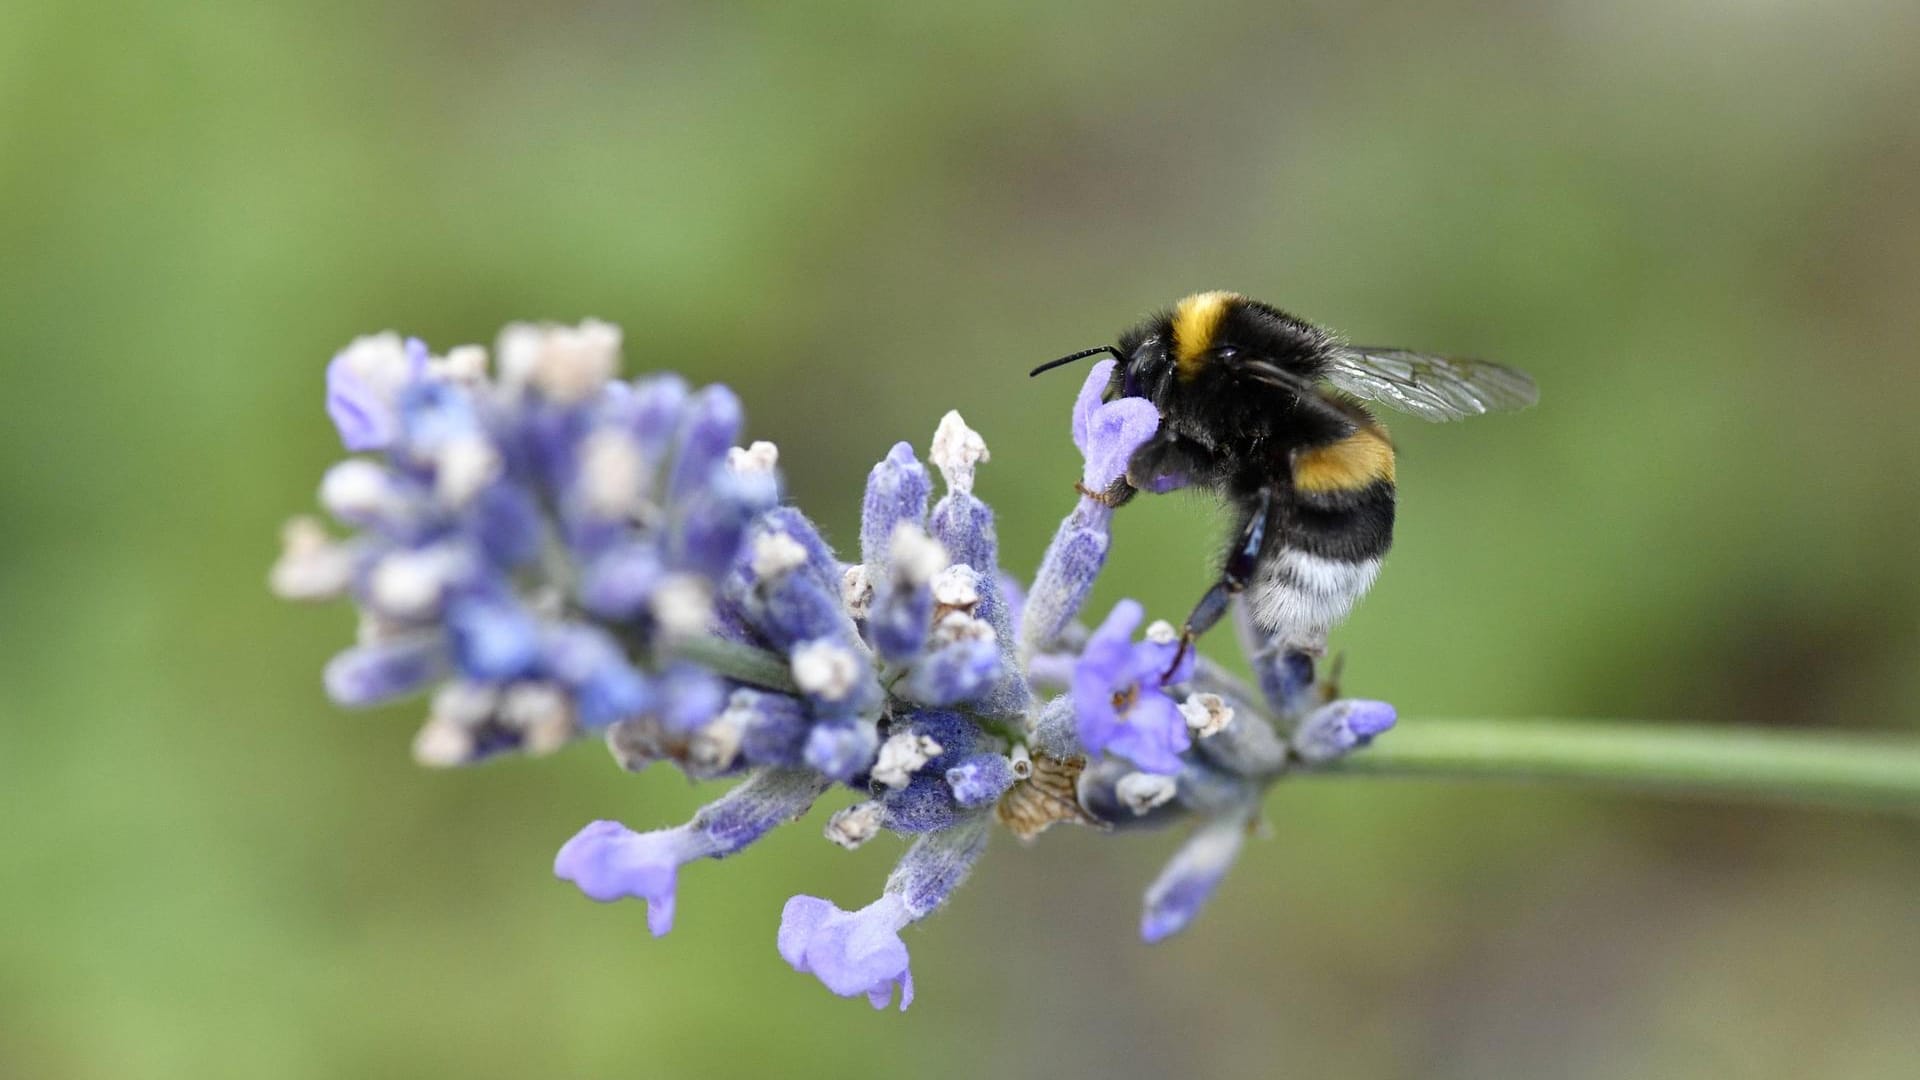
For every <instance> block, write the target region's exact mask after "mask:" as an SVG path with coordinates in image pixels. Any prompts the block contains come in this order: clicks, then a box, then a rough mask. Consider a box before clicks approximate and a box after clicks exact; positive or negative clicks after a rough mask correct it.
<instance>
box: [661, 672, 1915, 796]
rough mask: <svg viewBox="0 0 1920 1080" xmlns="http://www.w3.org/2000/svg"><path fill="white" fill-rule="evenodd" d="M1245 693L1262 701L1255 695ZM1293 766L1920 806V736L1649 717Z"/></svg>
mask: <svg viewBox="0 0 1920 1080" xmlns="http://www.w3.org/2000/svg"><path fill="white" fill-rule="evenodd" d="M674 651H675V653H676V655H678V656H680V657H682V658H684V659H688V660H693V661H696V662H698V663H700V664H703V665H705V666H707V667H709V668H711V669H712V670H713V671H714V672H715V673H716V674H719V675H723V676H725V677H727V678H729V679H733V680H735V681H737V682H744V683H752V684H754V685H757V686H765V687H767V688H768V689H772V690H789V689H791V688H792V685H793V683H792V678H791V676H789V675H788V674H787V672H786V669H785V668H784V667H783V666H782V665H781V664H780V661H779V660H778V659H777V658H775V657H774V656H773V655H772V654H771V653H768V652H765V651H763V650H760V649H756V648H754V647H753V646H750V645H742V644H739V643H737V642H731V641H722V640H720V639H718V638H693V639H689V640H687V641H684V642H681V643H679V644H678V645H677V646H676V647H675V650H674ZM1242 700H1245V701H1251V700H1253V697H1252V695H1251V694H1249V695H1247V696H1246V697H1244V698H1243V699H1242ZM1290 775H1293V776H1300V777H1306V776H1326V777H1367V776H1380V777H1406V778H1412V779H1427V780H1442V781H1446V780H1454V781H1462V780H1504V781H1514V782H1523V783H1569V784H1579V785H1583V786H1588V787H1599V788H1612V789H1618V790H1622V791H1641V792H1651V793H1655V794H1670V795H1683V796H1692V797H1697V798H1708V799H1725V800H1728V801H1735V802H1768V803H1801V804H1806V805H1814V806H1831V807H1838V808H1852V809H1863V810H1894V811H1916V812H1920V740H1915V739H1902V738H1896V737H1891V736H1873V735H1862V734H1859V733H1855V732H1845V731H1775V730H1762V729H1755V728H1745V727H1732V726H1728V727H1709V726H1706V725H1702V724H1684V723H1676V724H1655V723H1650V722H1647V721H1639V720H1559V719H1473V720H1462V719H1419V718H1414V719H1405V718H1403V719H1402V720H1401V721H1400V723H1399V725H1398V726H1397V727H1395V728H1394V732H1393V738H1391V739H1383V740H1381V741H1380V742H1378V743H1374V744H1372V745H1370V746H1369V747H1368V749H1367V752H1366V753H1364V754H1352V755H1348V756H1346V757H1342V758H1339V759H1337V760H1335V761H1332V762H1329V763H1327V764H1324V765H1312V766H1307V765H1300V764H1298V763H1296V764H1295V766H1294V768H1293V772H1292V773H1291V774H1290Z"/></svg>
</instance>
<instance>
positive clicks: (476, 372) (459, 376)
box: [427, 345, 487, 383]
mask: <svg viewBox="0 0 1920 1080" xmlns="http://www.w3.org/2000/svg"><path fill="white" fill-rule="evenodd" d="M427 372H428V374H430V375H432V376H433V377H434V378H436V379H442V380H445V381H447V382H453V383H478V382H480V381H482V380H484V379H485V378H486V377H487V347H486V346H485V345H455V346H454V347H453V348H451V349H448V350H447V355H445V356H442V357H436V358H433V359H430V360H428V361H427Z"/></svg>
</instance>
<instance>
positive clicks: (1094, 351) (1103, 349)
mask: <svg viewBox="0 0 1920 1080" xmlns="http://www.w3.org/2000/svg"><path fill="white" fill-rule="evenodd" d="M1101 353H1112V354H1113V358H1114V359H1115V360H1118V361H1120V362H1121V363H1123V364H1124V363H1126V362H1127V358H1126V357H1124V356H1122V355H1120V350H1119V349H1117V348H1115V347H1113V346H1112V345H1096V346H1094V347H1093V348H1091V349H1081V350H1080V351H1079V352H1077V353H1074V354H1073V355H1071V356H1063V357H1061V358H1060V359H1058V360H1049V361H1047V362H1046V363H1044V364H1041V365H1040V366H1039V367H1037V368H1034V369H1033V370H1032V371H1029V372H1027V378H1029V379H1031V378H1033V377H1034V376H1035V375H1038V374H1040V373H1041V372H1043V371H1052V370H1053V369H1054V368H1057V367H1060V366H1061V365H1063V364H1071V363H1073V362H1074V361H1075V360H1085V359H1086V358H1087V357H1089V356H1098V355H1100V354H1101Z"/></svg>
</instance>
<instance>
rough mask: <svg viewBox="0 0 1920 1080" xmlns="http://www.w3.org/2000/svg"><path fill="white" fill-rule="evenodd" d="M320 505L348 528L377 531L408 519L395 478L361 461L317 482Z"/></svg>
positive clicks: (331, 471) (408, 511)
mask: <svg viewBox="0 0 1920 1080" xmlns="http://www.w3.org/2000/svg"><path fill="white" fill-rule="evenodd" d="M320 505H321V506H323V507H325V508H326V510H327V513H329V514H332V515H333V516H334V517H336V518H338V519H339V520H341V521H343V522H346V523H347V524H349V525H360V526H363V527H378V526H381V525H385V524H389V523H391V522H393V521H394V520H396V519H400V518H404V517H407V516H410V515H411V514H412V513H413V507H412V506H411V505H410V504H409V503H408V500H407V495H406V492H405V491H404V490H402V487H401V485H400V483H399V480H398V478H397V477H395V476H394V475H393V474H392V473H390V472H388V471H387V470H386V469H385V468H383V467H381V466H379V465H376V464H374V463H373V462H371V461H367V460H366V459H364V458H349V459H347V460H346V461H342V462H340V463H339V464H338V465H335V466H334V467H333V468H331V469H328V470H327V473H326V475H325V476H323V477H321V479H320Z"/></svg>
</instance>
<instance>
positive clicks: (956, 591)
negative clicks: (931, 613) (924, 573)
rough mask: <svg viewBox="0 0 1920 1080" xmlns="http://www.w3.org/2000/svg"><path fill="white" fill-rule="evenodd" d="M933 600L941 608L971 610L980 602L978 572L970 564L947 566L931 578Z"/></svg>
mask: <svg viewBox="0 0 1920 1080" xmlns="http://www.w3.org/2000/svg"><path fill="white" fill-rule="evenodd" d="M933 601H934V603H936V604H938V605H940V606H941V607H943V608H960V609H964V610H966V611H972V610H973V608H974V607H975V606H976V605H977V604H979V603H980V572H979V571H977V570H975V569H974V568H973V567H971V566H967V565H964V564H962V565H960V566H949V567H947V568H946V569H945V570H942V571H940V573H939V575H938V576H936V577H935V578H934V579H933Z"/></svg>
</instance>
